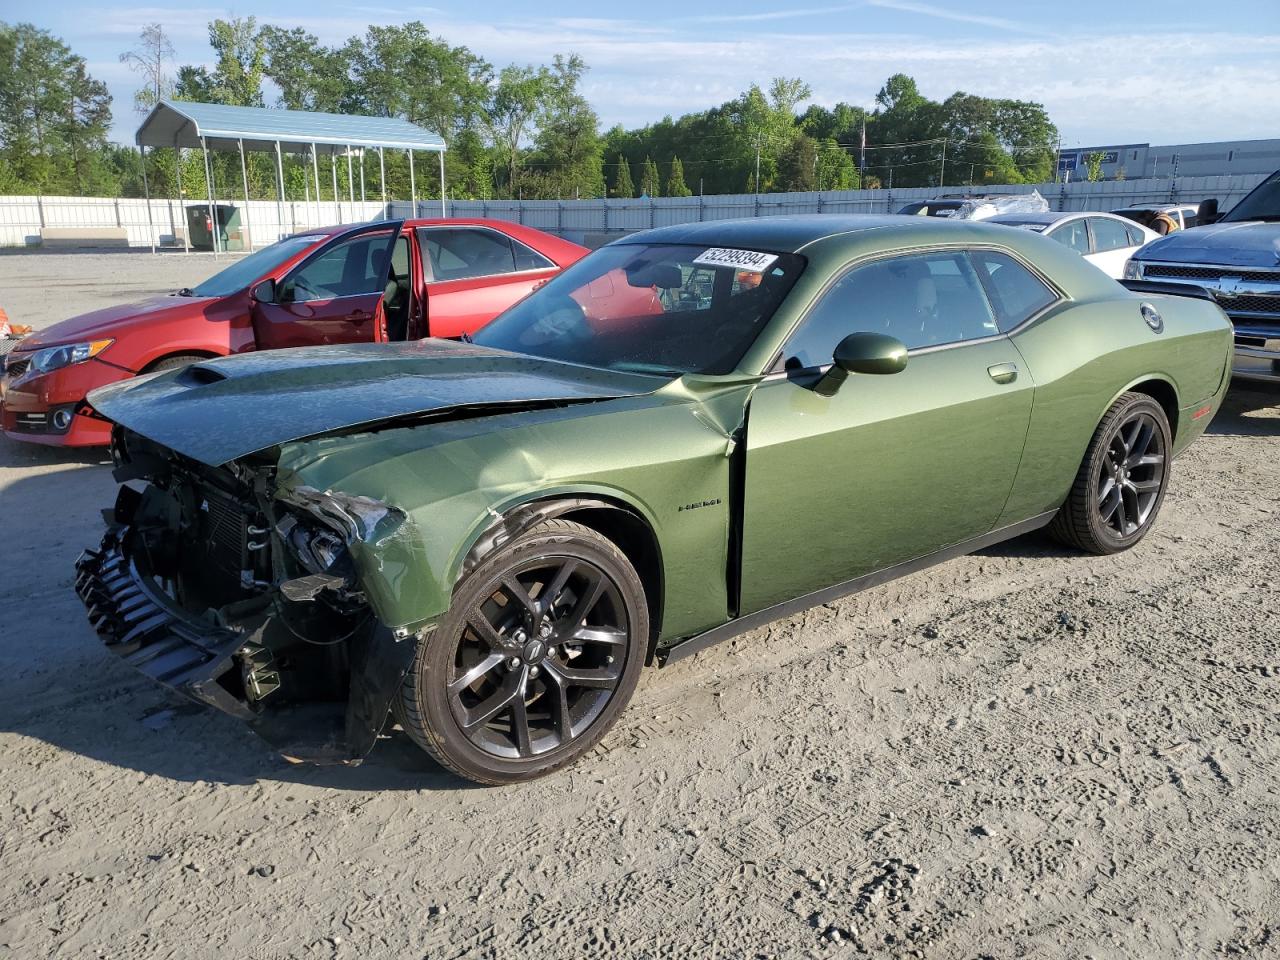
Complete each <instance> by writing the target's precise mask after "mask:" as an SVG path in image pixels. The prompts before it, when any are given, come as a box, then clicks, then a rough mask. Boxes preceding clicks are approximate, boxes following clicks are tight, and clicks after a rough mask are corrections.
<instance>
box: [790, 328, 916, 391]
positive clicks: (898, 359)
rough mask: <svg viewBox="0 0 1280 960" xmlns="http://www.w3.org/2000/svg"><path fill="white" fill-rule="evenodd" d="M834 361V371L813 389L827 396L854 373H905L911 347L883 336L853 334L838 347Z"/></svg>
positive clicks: (833, 357)
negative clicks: (908, 348)
mask: <svg viewBox="0 0 1280 960" xmlns="http://www.w3.org/2000/svg"><path fill="white" fill-rule="evenodd" d="M831 359H832V364H831V369H829V370H828V371H827V373H826V375H825V376H824V377H823V378H822V379H821V380H819V381H818V382H817V384H816V385H815V386H814V388H813V391H814V393H817V394H819V395H821V396H824V397H830V396H833V395H834V394H835V392H836V391H837V390H839V389H840V386H841V384H843V383H844V382H845V380H847V379H848V377H849V374H851V373H865V374H871V375H873V376H882V375H884V374H887V373H901V372H902V371H903V370H905V369H906V366H907V345H906V344H905V343H903V342H902V341H901V340H899V339H897V338H896V337H889V336H885V335H884V334H883V333H851V334H849V336H847V337H845V338H844V339H843V340H841V341H840V342H839V343H838V344H836V349H835V353H834V354H833V355H832V358H831Z"/></svg>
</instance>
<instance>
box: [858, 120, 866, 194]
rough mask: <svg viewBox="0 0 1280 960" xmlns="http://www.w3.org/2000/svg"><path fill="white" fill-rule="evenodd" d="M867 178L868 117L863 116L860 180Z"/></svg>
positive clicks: (859, 157) (859, 153) (859, 154)
mask: <svg viewBox="0 0 1280 960" xmlns="http://www.w3.org/2000/svg"><path fill="white" fill-rule="evenodd" d="M866 178H867V119H866V117H863V118H862V145H861V147H860V148H859V150H858V182H859V183H861V182H862V181H863V180H865V179H866Z"/></svg>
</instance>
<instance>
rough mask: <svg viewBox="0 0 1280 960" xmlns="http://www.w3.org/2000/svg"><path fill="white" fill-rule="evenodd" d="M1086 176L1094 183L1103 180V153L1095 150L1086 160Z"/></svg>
mask: <svg viewBox="0 0 1280 960" xmlns="http://www.w3.org/2000/svg"><path fill="white" fill-rule="evenodd" d="M1084 170H1085V176H1087V177H1088V178H1089V182H1090V183H1092V182H1094V181H1097V180H1101V179H1102V151H1101V150H1095V151H1093V153H1090V154H1088V155H1087V156H1086V157H1085V158H1084Z"/></svg>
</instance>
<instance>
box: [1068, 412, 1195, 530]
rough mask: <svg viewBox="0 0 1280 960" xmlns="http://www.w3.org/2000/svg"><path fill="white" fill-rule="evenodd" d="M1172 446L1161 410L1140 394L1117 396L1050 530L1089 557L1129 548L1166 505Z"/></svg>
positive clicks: (1166, 419) (1163, 413) (1103, 419)
mask: <svg viewBox="0 0 1280 960" xmlns="http://www.w3.org/2000/svg"><path fill="white" fill-rule="evenodd" d="M1172 447H1173V439H1172V434H1171V432H1170V430H1169V418H1168V417H1167V416H1165V412H1164V408H1163V407H1161V406H1160V404H1159V403H1157V402H1156V401H1155V400H1153V399H1152V398H1151V397H1149V396H1147V395H1146V394H1144V393H1126V394H1124V395H1123V396H1121V397H1120V399H1118V400H1117V401H1116V402H1115V403H1113V404H1112V405H1111V408H1110V409H1109V410H1107V412H1106V414H1105V415H1104V416H1103V418H1102V422H1101V423H1099V424H1098V429H1097V430H1096V431H1095V432H1094V435H1093V439H1092V440H1091V441H1090V443H1089V449H1088V451H1087V452H1086V453H1085V456H1084V462H1083V463H1081V464H1080V471H1079V473H1077V474H1076V479H1075V482H1074V483H1073V484H1072V486H1071V493H1070V494H1069V495H1068V496H1067V500H1066V503H1064V504H1063V505H1062V507H1061V508H1060V509H1059V510H1058V515H1057V516H1056V517H1054V518H1053V523H1052V524H1051V525H1050V527H1049V530H1050V532H1051V533H1052V534H1053V535H1054V536H1055V537H1057V538H1058V539H1059V540H1061V541H1062V542H1063V543H1065V544H1067V545H1068V546H1072V547H1076V548H1078V549H1080V550H1085V551H1087V552H1089V553H1096V554H1110V553H1119V552H1120V551H1121V550H1128V549H1129V548H1130V547H1132V546H1133V545H1134V544H1135V543H1137V542H1138V541H1139V540H1141V539H1142V538H1143V537H1145V536H1146V535H1147V531H1148V530H1150V529H1151V524H1152V523H1153V522H1154V521H1155V518H1156V515H1157V514H1158V513H1159V512H1160V506H1161V504H1163V503H1164V494H1165V489H1166V488H1167V487H1168V484H1169V467H1170V464H1171V460H1172Z"/></svg>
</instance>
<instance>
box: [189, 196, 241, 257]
mask: <svg viewBox="0 0 1280 960" xmlns="http://www.w3.org/2000/svg"><path fill="white" fill-rule="evenodd" d="M213 213H214V216H215V217H216V218H217V221H218V251H219V252H220V253H221V252H225V251H227V250H244V249H245V236H244V230H243V229H242V228H241V226H240V208H239V207H236V206H233V205H232V204H229V203H217V204H214V206H213ZM187 237H188V238H189V242H190V243H191V248H192V249H193V250H212V249H213V228H212V224H211V223H210V220H209V205H208V204H207V203H201V204H195V205H192V206H189V207H187Z"/></svg>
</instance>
